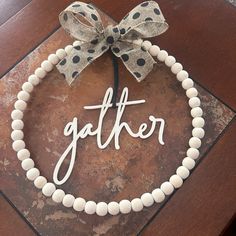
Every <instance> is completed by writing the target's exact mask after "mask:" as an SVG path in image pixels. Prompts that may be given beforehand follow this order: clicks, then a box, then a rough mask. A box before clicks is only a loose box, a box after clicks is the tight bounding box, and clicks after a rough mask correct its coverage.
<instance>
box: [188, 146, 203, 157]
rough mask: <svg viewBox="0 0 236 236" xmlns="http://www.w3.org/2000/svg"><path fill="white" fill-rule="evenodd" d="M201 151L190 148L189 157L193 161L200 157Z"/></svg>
mask: <svg viewBox="0 0 236 236" xmlns="http://www.w3.org/2000/svg"><path fill="white" fill-rule="evenodd" d="M199 154H200V153H199V151H198V150H197V149H196V148H189V149H188V150H187V156H188V157H190V158H192V159H197V158H198V157H199Z"/></svg>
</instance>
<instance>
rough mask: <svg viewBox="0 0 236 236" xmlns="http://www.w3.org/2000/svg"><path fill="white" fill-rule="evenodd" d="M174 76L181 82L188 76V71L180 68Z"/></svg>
mask: <svg viewBox="0 0 236 236" xmlns="http://www.w3.org/2000/svg"><path fill="white" fill-rule="evenodd" d="M176 78H177V80H178V81H180V82H182V81H184V80H185V79H187V78H188V72H187V71H185V70H181V71H180V72H179V73H178V74H177V75H176Z"/></svg>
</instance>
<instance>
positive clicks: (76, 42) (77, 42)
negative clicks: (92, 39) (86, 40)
mask: <svg viewBox="0 0 236 236" xmlns="http://www.w3.org/2000/svg"><path fill="white" fill-rule="evenodd" d="M81 44H82V42H81V41H78V40H76V41H74V42H73V46H74V47H76V46H79V45H81Z"/></svg>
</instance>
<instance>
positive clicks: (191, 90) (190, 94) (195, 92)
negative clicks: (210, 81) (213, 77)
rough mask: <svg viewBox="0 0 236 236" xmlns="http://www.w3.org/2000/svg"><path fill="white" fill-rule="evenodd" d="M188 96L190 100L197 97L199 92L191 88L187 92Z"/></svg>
mask: <svg viewBox="0 0 236 236" xmlns="http://www.w3.org/2000/svg"><path fill="white" fill-rule="evenodd" d="M186 95H187V97H188V98H192V97H197V95H198V91H197V89H195V88H189V89H187V91H186Z"/></svg>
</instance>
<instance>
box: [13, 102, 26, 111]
mask: <svg viewBox="0 0 236 236" xmlns="http://www.w3.org/2000/svg"><path fill="white" fill-rule="evenodd" d="M14 107H15V109H16V110H20V111H24V110H25V109H26V107H27V103H26V102H25V101H23V100H17V101H16V102H15V104H14Z"/></svg>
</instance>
